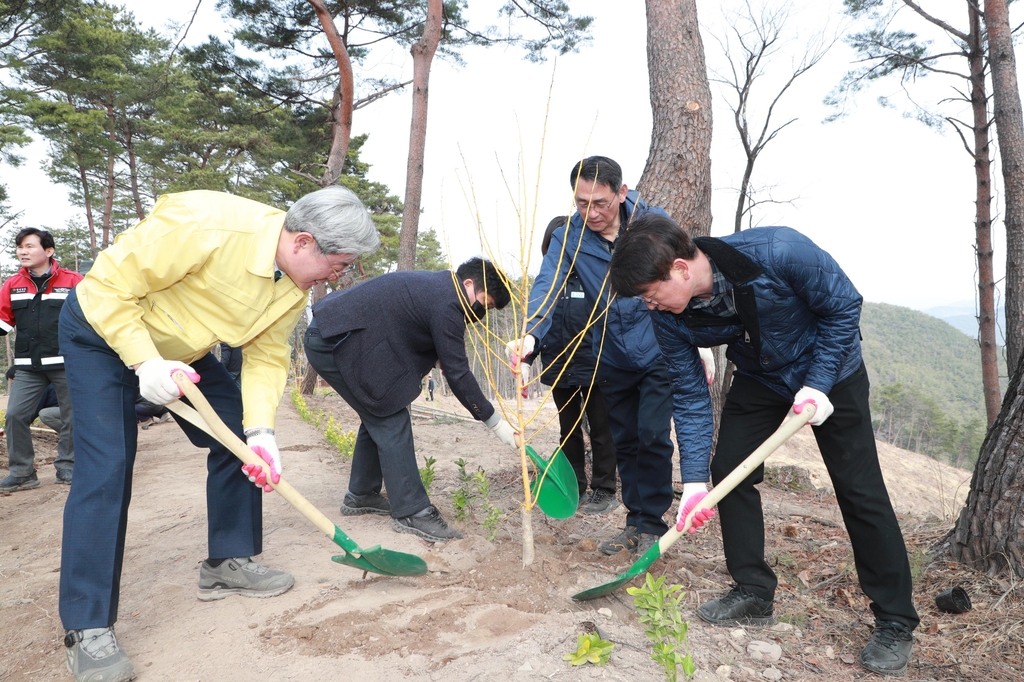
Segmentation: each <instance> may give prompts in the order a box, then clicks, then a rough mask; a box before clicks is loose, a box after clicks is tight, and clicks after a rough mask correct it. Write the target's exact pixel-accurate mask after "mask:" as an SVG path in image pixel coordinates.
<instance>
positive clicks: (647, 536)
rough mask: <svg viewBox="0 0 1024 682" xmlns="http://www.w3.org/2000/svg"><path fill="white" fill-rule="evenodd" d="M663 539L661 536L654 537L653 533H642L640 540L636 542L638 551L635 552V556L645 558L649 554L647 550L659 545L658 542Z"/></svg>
mask: <svg viewBox="0 0 1024 682" xmlns="http://www.w3.org/2000/svg"><path fill="white" fill-rule="evenodd" d="M660 539H661V536H660V535H654V534H652V533H640V539H639V540H637V542H636V549H634V550H633V553H634V554H639V555H640V556H643V555H644V554H647V550H649V549H650V548H651V547H654V546H655V545H656V544H658V540H660Z"/></svg>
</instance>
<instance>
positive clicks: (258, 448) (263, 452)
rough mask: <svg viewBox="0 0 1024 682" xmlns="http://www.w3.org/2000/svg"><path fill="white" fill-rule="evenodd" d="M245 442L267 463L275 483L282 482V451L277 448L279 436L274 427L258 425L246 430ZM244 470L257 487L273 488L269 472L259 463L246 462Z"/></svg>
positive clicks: (268, 490) (265, 489) (265, 490)
mask: <svg viewBox="0 0 1024 682" xmlns="http://www.w3.org/2000/svg"><path fill="white" fill-rule="evenodd" d="M245 443H246V445H248V446H249V449H250V450H252V451H253V452H255V453H256V454H257V455H259V456H260V459H262V460H263V461H264V462H266V463H267V465H268V466H267V469H268V470H269V473H270V480H271V481H272V482H273V483H274V484H277V483H280V482H281V451H280V450H279V449H278V448H277V436H275V435H274V429H271V428H268V427H266V426H258V427H253V428H250V429H246V430H245ZM242 471H243V472H244V473H245V475H246V476H248V477H249V480H250V481H252V482H253V483H255V484H256V487H257V488H263V492H267V493H269V492H271V491H272V490H273V488H272V487H270V484H269V483H267V474H266V473H264V471H263V467H261V466H260V465H259V464H245V465H243V466H242Z"/></svg>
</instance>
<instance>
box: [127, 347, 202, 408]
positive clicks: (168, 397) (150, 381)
mask: <svg viewBox="0 0 1024 682" xmlns="http://www.w3.org/2000/svg"><path fill="white" fill-rule="evenodd" d="M175 370H181V371H182V372H184V373H185V376H187V377H188V379H189V381H191V382H192V383H193V384H195V383H198V382H199V375H198V374H196V371H195V370H194V369H192V368H191V367H189V366H188V365H186V364H185V363H184V362H178V361H176V360H164V359H163V358H150V359H149V360H146V361H145V362H143V363H141V364H140V365H139V366H138V367H137V368H136V369H135V375H136V376H138V377H139V393H141V394H142V397H143V398H145V399H146V400H148V401H149V402H151V403H155V404H157V405H166V404H167V403H171V402H174V401H175V400H177V399H178V398H180V397H181V396H182V395H183V394H182V392H181V389H180V388H178V384H176V383H174V379H172V378H171V372H174V371H175Z"/></svg>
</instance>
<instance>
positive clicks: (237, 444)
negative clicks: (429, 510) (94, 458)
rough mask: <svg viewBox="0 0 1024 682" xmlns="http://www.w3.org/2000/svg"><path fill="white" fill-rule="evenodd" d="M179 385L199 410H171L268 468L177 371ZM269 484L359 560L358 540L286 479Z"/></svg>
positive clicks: (171, 407) (245, 458) (176, 405)
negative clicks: (343, 531) (337, 524)
mask: <svg viewBox="0 0 1024 682" xmlns="http://www.w3.org/2000/svg"><path fill="white" fill-rule="evenodd" d="M171 376H172V378H173V379H174V381H175V383H177V384H178V387H179V388H180V389H181V392H182V393H184V394H185V397H186V398H188V399H189V401H190V402H191V403H192V404H193V405H194V406H195V410H192V409H190V408H189V407H188V405H185V404H183V403H171V404H170V405H167V408H168V409H169V410H171V411H172V412H174V413H175V414H177V415H178V416H180V417H182V418H183V419H185V420H186V421H188V422H190V423H192V424H193V425H195V426H197V427H199V428H200V429H202V430H203V431H206V432H207V433H208V434H210V435H211V436H213V437H214V438H216V439H217V440H218V441H220V442H221V444H222V445H224V447H226V448H227V449H228V450H231V452H233V453H234V454H235V456H236V457H238V459H240V460H242V461H243V462H244V463H246V464H256V465H258V466H261V467H263V466H266V465H267V463H266V462H264V461H263V460H262V459H260V457H259V456H258V455H257V454H256V453H255V452H253V451H252V450H250V449H249V446H248V445H246V444H245V443H243V442H242V441H241V440H240V439H239V438H238V436H236V435H235V434H234V433H233V432H232V431H231V429H229V428H228V427H227V425H226V424H225V423H224V422H223V421H221V418H220V417H218V416H217V413H216V412H214V410H213V407H212V406H211V405H210V403H209V402H207V400H206V398H205V396H203V394H202V392H201V391H200V390H199V389H198V388H196V387H195V386H194V385H193V384H192V382H191V381H189V380H188V377H187V376H185V373H184V372H182V371H180V370H179V371H176V372H174V373H173V374H172V375H171ZM267 483H268V484H269V485H270V486H271V487H272V488H274V490H275V491H277V493H278V494H279V495H280V496H281V497H283V498H284V499H285V501H286V502H288V504H290V505H292V506H293V507H295V509H296V510H298V512H299V513H300V514H302V515H303V516H305V517H306V518H307V519H308V520H309V521H310V523H312V524H313V525H314V526H316V527H317V528H318V529H320V531H321V532H322V533H323V534H324V535H326V536H327V537H329V538H330V539H331V540H332V541H333V542H335V543H336V544H338V545H339V546H340V547H341V548H342V549H344V550H345V551H346V552H348V553H349V554H352V555H353V556H355V557H357V558H358V557H359V555H360V553H361V552H360V549H359V545H357V544H356V543H355V541H354V540H352V539H351V538H349V537H348V536H347V535H345V534H344V533H342V532H341V529H339V528H338V527H337V526H335V525H334V523H333V522H332V521H331V520H330V519H329V518H327V517H326V516H324V514H323V513H321V512H320V510H319V509H317V508H316V507H314V506H313V505H312V504H310V502H309V500H307V499H306V498H305V497H303V496H302V495H301V494H300V493H299V491H298V490H296V489H295V488H293V487H292V486H291V484H290V483H288V482H287V481H286V480H284V476H282V477H281V480H280V481H279V482H278V483H273V482H271V480H270V477H269V476H268V477H267Z"/></svg>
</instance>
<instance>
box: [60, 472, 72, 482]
mask: <svg viewBox="0 0 1024 682" xmlns="http://www.w3.org/2000/svg"><path fill="white" fill-rule="evenodd" d="M71 471H72V470H71V469H57V483H62V484H64V485H71Z"/></svg>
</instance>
